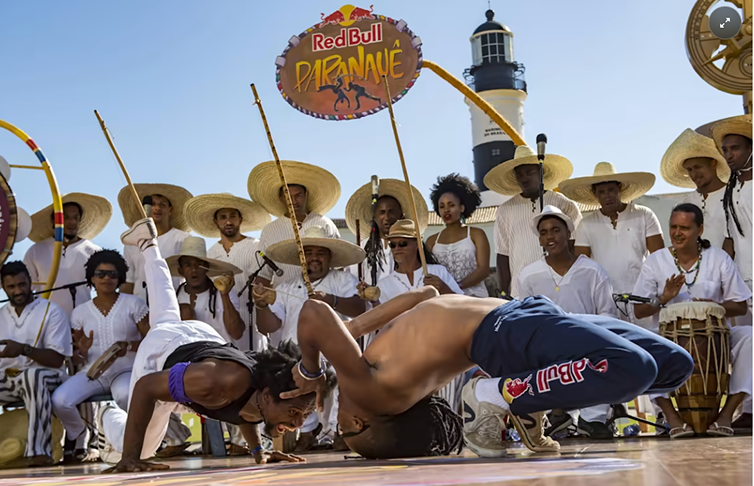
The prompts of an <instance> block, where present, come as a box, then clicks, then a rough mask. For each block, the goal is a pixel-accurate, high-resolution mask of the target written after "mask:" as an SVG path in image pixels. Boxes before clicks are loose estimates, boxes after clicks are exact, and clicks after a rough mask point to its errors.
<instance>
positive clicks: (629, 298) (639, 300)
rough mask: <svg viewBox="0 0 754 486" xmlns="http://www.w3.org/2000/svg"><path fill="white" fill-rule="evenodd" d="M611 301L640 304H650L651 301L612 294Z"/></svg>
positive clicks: (638, 297) (636, 296) (634, 296)
mask: <svg viewBox="0 0 754 486" xmlns="http://www.w3.org/2000/svg"><path fill="white" fill-rule="evenodd" d="M613 299H615V300H616V301H619V302H640V303H642V304H649V303H650V302H652V299H648V298H647V297H640V296H638V295H633V294H613Z"/></svg>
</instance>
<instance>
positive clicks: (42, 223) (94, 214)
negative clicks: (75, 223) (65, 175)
mask: <svg viewBox="0 0 754 486" xmlns="http://www.w3.org/2000/svg"><path fill="white" fill-rule="evenodd" d="M62 199H63V204H66V203H72V202H75V203H77V204H79V205H80V206H81V209H83V210H84V214H83V215H82V216H81V224H80V225H79V234H78V236H80V237H81V238H84V239H87V240H90V239H92V238H94V237H95V236H97V235H98V234H100V232H102V230H103V229H105V226H107V222H108V221H110V217H111V216H112V215H113V207H112V206H111V205H110V202H109V201H108V200H107V199H105V198H104V197H100V196H95V195H92V194H84V193H82V192H72V193H70V194H66V195H65V196H63V198H62ZM52 213H53V208H52V204H50V205H49V206H47V207H46V208H44V209H40V210H39V211H37V212H36V213H34V214H32V215H31V232H30V233H29V239H30V240H31V241H33V242H34V243H38V242H40V241H42V240H45V239H47V238H51V237H53V236H54V235H55V227H54V226H53V224H52Z"/></svg>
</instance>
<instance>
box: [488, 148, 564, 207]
mask: <svg viewBox="0 0 754 486" xmlns="http://www.w3.org/2000/svg"><path fill="white" fill-rule="evenodd" d="M520 165H539V160H537V154H536V152H534V150H532V149H531V147H529V146H527V145H519V146H518V147H516V152H515V153H514V154H513V158H512V159H511V160H506V161H505V162H503V163H502V164H500V165H498V166H496V167H494V168H493V169H492V170H490V171H489V172H488V173H487V175H486V176H484V185H485V186H487V187H488V188H489V189H491V190H493V191H495V192H496V193H498V194H502V195H504V196H515V195H517V194H520V193H521V187H520V186H519V185H518V181H517V180H516V173H515V172H514V169H515V168H516V167H518V166H520ZM542 172H543V177H542V179H543V181H544V186H545V190H546V191H551V190H553V189H555V188H556V187H558V184H560V183H561V182H562V181H564V180H566V179H568V178H569V177H571V174H572V173H573V165H572V164H571V161H569V160H568V159H566V158H565V157H563V156H562V155H554V154H547V155H545V160H544V162H543V163H542Z"/></svg>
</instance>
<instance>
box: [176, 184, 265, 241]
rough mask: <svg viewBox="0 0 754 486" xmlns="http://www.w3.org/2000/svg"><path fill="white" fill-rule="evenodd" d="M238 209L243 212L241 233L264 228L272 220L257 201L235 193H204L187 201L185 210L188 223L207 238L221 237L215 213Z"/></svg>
mask: <svg viewBox="0 0 754 486" xmlns="http://www.w3.org/2000/svg"><path fill="white" fill-rule="evenodd" d="M226 208H231V209H236V210H238V212H239V213H241V217H242V218H243V222H242V223H241V233H246V232H249V231H256V230H260V229H262V228H264V227H265V226H266V225H267V223H269V222H270V219H271V218H270V215H269V214H268V213H267V211H265V210H264V208H263V207H262V206H261V205H260V204H257V203H255V202H252V201H249V200H248V199H245V198H242V197H236V196H234V195H233V194H228V193H220V194H202V195H201V196H196V197H192V198H191V199H189V200H188V201H186V204H185V206H184V207H183V212H184V214H185V215H186V221H187V222H188V225H189V226H190V227H191V229H192V230H194V232H195V233H197V234H200V235H202V236H206V237H207V238H215V237H219V236H220V234H221V231H220V230H219V229H218V228H217V225H216V224H215V222H214V218H215V213H216V212H217V211H219V210H220V209H226Z"/></svg>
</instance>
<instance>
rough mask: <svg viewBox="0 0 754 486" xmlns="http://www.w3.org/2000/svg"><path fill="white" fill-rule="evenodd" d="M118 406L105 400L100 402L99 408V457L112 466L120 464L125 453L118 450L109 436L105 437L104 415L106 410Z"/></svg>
mask: <svg viewBox="0 0 754 486" xmlns="http://www.w3.org/2000/svg"><path fill="white" fill-rule="evenodd" d="M116 408H117V407H116V406H115V405H113V404H112V403H111V402H105V403H101V404H99V410H97V449H98V450H99V458H100V459H101V460H102V462H104V463H105V464H108V465H110V466H114V465H116V464H118V463H119V462H120V460H121V458H122V457H123V454H122V453H120V452H118V451H116V450H115V448H114V447H113V445H112V444H111V443H110V442H109V441H108V440H107V437H105V434H103V433H102V431H103V430H105V429H104V428H103V427H102V417H104V416H105V412H107V411H108V410H114V409H116Z"/></svg>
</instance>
